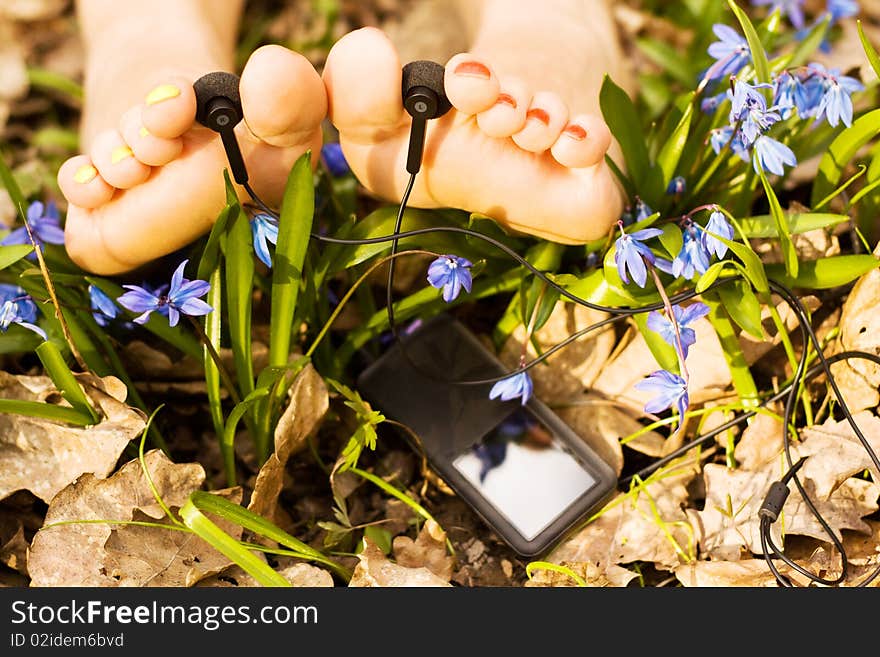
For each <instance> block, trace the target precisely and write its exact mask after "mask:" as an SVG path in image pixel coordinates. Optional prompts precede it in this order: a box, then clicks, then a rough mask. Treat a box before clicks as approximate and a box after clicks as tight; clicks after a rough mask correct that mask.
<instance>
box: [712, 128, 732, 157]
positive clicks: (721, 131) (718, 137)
mask: <svg viewBox="0 0 880 657" xmlns="http://www.w3.org/2000/svg"><path fill="white" fill-rule="evenodd" d="M732 138H733V128H732V127H731V126H725V127H723V128H715V129H714V130H712V131H711V132H710V133H709V144H710V145H711V146H712V150H713V151H715V154H716V155H717V154H718V153H720V152H721V151H722V150H723V149H724V147H725V146H727V145H728V144H729V143H730V140H731V139H732Z"/></svg>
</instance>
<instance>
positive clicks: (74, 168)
mask: <svg viewBox="0 0 880 657" xmlns="http://www.w3.org/2000/svg"><path fill="white" fill-rule="evenodd" d="M58 186H59V187H60V188H61V192H62V193H63V194H64V197H65V198H66V199H67V201H68V203H70V204H72V205H75V206H78V207H81V208H87V209H91V208H96V207H98V206H99V205H103V204H104V203H106V202H107V201H109V200H110V199H111V198H113V192H114V191H115V190H114V189H113V187H112V186H111V185H108V184H107V182H106V181H105V180H104V179H103V178H101V175H100V174H99V173H98V169H96V168H95V166H94V165H93V164H92V161H91V159H89V157H88V155H77V156H76V157H72V158H70V159H69V160H67V162H65V163H64V164H62V165H61V168H60V169H58Z"/></svg>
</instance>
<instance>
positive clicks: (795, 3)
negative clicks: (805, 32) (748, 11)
mask: <svg viewBox="0 0 880 657" xmlns="http://www.w3.org/2000/svg"><path fill="white" fill-rule="evenodd" d="M752 4H753V5H755V6H756V7H760V6H762V5H772V6H771V7H770V11H771V12H773V11H776V10H777V9H779V10H780V13H781V14H782V15H783V16H786V15H787V16H788V19H789V20H790V21H791V24H792V25H794V27H795V28H797V29H798V30H801V29H803V28H804V25H806V21H805V20H804V7H803V4H804V0H752Z"/></svg>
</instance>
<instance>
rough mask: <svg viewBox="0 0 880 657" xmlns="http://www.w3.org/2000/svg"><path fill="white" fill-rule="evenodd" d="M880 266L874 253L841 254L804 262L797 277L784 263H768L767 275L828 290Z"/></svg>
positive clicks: (815, 288) (787, 281) (799, 285)
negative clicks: (792, 274)
mask: <svg viewBox="0 0 880 657" xmlns="http://www.w3.org/2000/svg"><path fill="white" fill-rule="evenodd" d="M878 266H880V259H878V258H876V257H875V256H872V255H841V256H834V257H833V258H823V259H822V260H811V261H808V262H802V263H801V266H800V270H799V271H798V275H797V277H792V276H789V275H788V273H787V272H786V271H785V270H784V268H783V267H782V265H767V276H769V277H770V278H772V279H773V280H775V281H779V282H780V283H783V284H784V285H787V286H788V287H792V288H794V287H800V288H806V289H810V290H828V289H831V288H835V287H839V286H841V285H846V284H848V283H851V282H852V281H854V280H856V279H857V278H859V277H860V276H862V275H864V274H867V273H868V272H869V271H872V270H874V269H876V268H877V267H878Z"/></svg>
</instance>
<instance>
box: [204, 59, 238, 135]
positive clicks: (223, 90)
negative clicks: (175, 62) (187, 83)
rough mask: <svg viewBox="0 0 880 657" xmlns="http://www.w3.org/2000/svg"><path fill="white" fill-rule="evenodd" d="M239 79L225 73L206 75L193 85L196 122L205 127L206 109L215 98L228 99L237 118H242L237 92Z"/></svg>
mask: <svg viewBox="0 0 880 657" xmlns="http://www.w3.org/2000/svg"><path fill="white" fill-rule="evenodd" d="M239 82H240V78H239V77H238V76H237V75H235V74H233V73H227V72H225V71H215V72H213V73H207V74H205V75H203V76H202V77H200V78H199V79H198V80H196V81H195V82H194V83H193V91H195V94H196V121H198V122H199V123H201V124H202V125H206V123H205V122H206V120H207V114H208V108H209V105H210V103H211V101H212V100H214V99H215V98H226V99H228V100H229V101H230V102H231V103H232V104H233V106H234V107H235V110H236V111H237V112H238V116H239V117H241V116H243V113H242V109H241V94H240V93H239V91H238V85H239Z"/></svg>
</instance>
